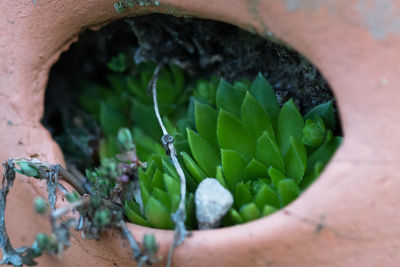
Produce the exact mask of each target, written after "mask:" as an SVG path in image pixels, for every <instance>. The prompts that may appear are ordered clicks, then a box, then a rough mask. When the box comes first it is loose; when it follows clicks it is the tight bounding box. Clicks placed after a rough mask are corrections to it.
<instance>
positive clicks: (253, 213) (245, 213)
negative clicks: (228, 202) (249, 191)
mask: <svg viewBox="0 0 400 267" xmlns="http://www.w3.org/2000/svg"><path fill="white" fill-rule="evenodd" d="M239 214H240V216H241V217H242V218H243V220H244V221H245V222H249V221H252V220H255V219H258V218H260V217H261V213H260V210H259V209H258V208H257V205H256V204H254V203H248V204H246V205H244V206H243V207H241V208H240V210H239Z"/></svg>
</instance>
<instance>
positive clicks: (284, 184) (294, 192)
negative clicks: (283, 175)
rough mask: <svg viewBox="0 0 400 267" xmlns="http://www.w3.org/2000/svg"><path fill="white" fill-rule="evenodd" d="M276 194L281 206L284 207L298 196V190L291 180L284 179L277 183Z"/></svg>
mask: <svg viewBox="0 0 400 267" xmlns="http://www.w3.org/2000/svg"><path fill="white" fill-rule="evenodd" d="M278 192H279V195H280V196H281V200H282V205H283V206H286V205H287V204H289V203H290V202H292V201H293V200H294V199H296V198H297V197H298V196H299V195H300V189H299V187H298V186H297V184H296V182H295V181H294V180H293V179H284V180H282V181H280V182H279V185H278Z"/></svg>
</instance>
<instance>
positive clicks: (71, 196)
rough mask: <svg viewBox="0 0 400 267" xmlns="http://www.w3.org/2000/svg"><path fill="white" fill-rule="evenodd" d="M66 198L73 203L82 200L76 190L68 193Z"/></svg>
mask: <svg viewBox="0 0 400 267" xmlns="http://www.w3.org/2000/svg"><path fill="white" fill-rule="evenodd" d="M65 198H66V199H67V201H68V202H69V203H73V202H76V201H78V200H80V197H79V194H78V193H77V192H76V191H73V192H71V193H68V194H66V195H65Z"/></svg>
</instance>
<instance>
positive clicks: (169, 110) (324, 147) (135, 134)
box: [81, 56, 341, 229]
mask: <svg viewBox="0 0 400 267" xmlns="http://www.w3.org/2000/svg"><path fill="white" fill-rule="evenodd" d="M118 58H119V59H118ZM118 58H117V59H115V60H113V61H112V62H111V63H110V68H112V69H113V70H114V71H117V72H118V73H117V74H113V75H112V76H110V77H109V81H110V84H111V85H112V88H113V91H112V92H110V90H107V93H104V92H102V90H101V88H100V91H99V92H98V95H97V96H95V97H94V95H93V92H92V91H90V90H89V91H88V92H89V93H88V92H86V93H84V94H83V95H82V97H81V101H82V104H84V105H86V107H87V109H88V110H90V111H92V114H93V115H94V117H95V118H97V119H98V121H99V124H100V126H101V128H102V129H103V132H104V134H105V139H104V140H103V141H102V142H101V144H100V151H99V154H100V158H101V164H102V166H100V167H99V168H97V169H95V170H94V171H88V172H87V176H88V178H89V180H90V181H91V183H92V184H94V185H96V186H95V188H96V189H97V190H99V191H101V192H102V194H103V196H108V197H109V196H110V195H111V194H112V191H113V189H114V188H115V186H116V183H117V182H118V181H119V180H120V179H121V177H123V176H124V175H126V173H125V171H126V168H125V169H124V168H121V167H118V166H124V165H121V164H129V163H130V162H132V159H129V158H128V159H127V158H126V157H121V156H120V155H119V156H117V158H115V156H116V155H117V154H118V153H121V151H122V152H124V153H126V152H127V151H131V150H132V151H134V152H135V154H136V155H137V157H138V162H140V161H142V162H147V166H144V165H140V166H141V167H139V168H138V171H137V173H136V174H135V175H134V176H135V177H136V178H137V181H135V182H132V183H133V184H134V185H132V186H131V187H129V188H131V189H132V190H133V191H134V192H133V193H131V194H126V196H125V197H123V198H122V199H121V201H122V202H123V204H124V212H125V215H126V216H127V218H128V219H129V220H130V221H131V222H133V223H136V224H139V225H144V226H149V227H154V228H162V229H172V228H173V227H174V224H173V222H172V220H171V214H172V213H174V212H175V211H176V209H177V207H178V204H179V201H180V180H179V176H178V174H177V172H176V170H175V168H174V166H173V164H172V162H171V160H170V159H169V157H168V156H167V155H166V153H165V149H164V148H163V146H162V145H161V144H160V142H159V140H160V138H161V136H162V133H161V130H160V129H159V126H158V123H157V121H156V118H155V115H154V107H153V103H152V99H151V96H149V95H148V94H147V87H148V83H149V81H150V78H151V76H152V74H153V71H154V67H155V66H154V65H153V64H147V65H140V66H138V67H137V69H136V70H130V69H129V68H128V69H124V70H122V69H121V68H120V66H121V65H124V66H125V65H127V66H129V63H127V62H125V58H123V57H120V56H119V57H118ZM122 59H123V60H122ZM120 61H123V63H124V64H122V63H121V62H120ZM193 84H194V85H192V86H188V85H187V82H186V80H185V77H184V75H183V74H182V72H181V71H180V70H179V69H178V68H176V67H174V66H169V67H168V68H166V69H165V70H164V71H162V72H161V75H160V78H159V80H158V84H157V88H158V89H157V91H158V99H159V107H160V111H161V114H162V115H163V116H164V117H163V121H164V123H165V125H166V128H167V130H168V132H169V133H170V134H171V135H172V136H173V137H174V145H175V147H176V149H177V151H178V154H179V161H180V162H181V165H182V166H184V172H185V175H186V180H187V191H188V193H187V194H186V195H187V197H186V200H185V201H186V212H187V219H186V222H185V223H186V227H187V228H188V229H196V228H197V222H196V215H195V207H194V192H195V190H196V188H197V185H198V184H199V183H200V182H201V181H202V180H203V179H205V178H206V177H213V178H216V179H217V180H218V181H219V182H220V183H221V185H223V186H224V187H225V188H226V189H228V190H229V191H230V192H231V193H232V195H233V197H234V204H233V207H232V208H231V209H230V211H229V212H228V214H227V215H226V216H225V217H224V219H223V223H224V225H233V224H240V223H244V222H248V221H251V220H254V219H257V218H260V217H262V216H266V215H269V214H271V213H273V212H275V211H276V210H278V209H280V208H282V207H284V206H286V205H287V204H289V203H290V202H292V201H293V200H294V199H295V198H296V197H298V196H299V195H300V194H301V192H302V191H303V190H305V189H306V188H307V186H309V185H310V184H311V183H312V182H313V181H314V180H315V179H316V178H317V177H318V175H319V174H320V173H321V171H322V170H323V168H324V166H325V165H326V164H327V162H328V161H329V159H330V158H331V156H332V155H333V153H334V152H335V150H336V148H337V147H338V146H339V145H340V142H341V137H337V136H333V132H334V130H335V129H334V128H335V116H334V110H333V107H332V103H331V102H328V103H325V104H321V105H319V106H317V107H314V108H313V109H311V110H310V111H309V112H308V113H307V114H306V115H304V116H302V115H301V113H300V112H299V110H298V108H297V106H296V104H295V103H294V102H293V100H289V101H287V102H286V103H284V104H283V106H282V107H280V106H279V104H278V101H277V98H276V96H275V94H274V91H273V89H272V88H271V86H270V84H269V83H268V81H267V80H266V79H265V78H264V77H263V76H262V75H261V74H259V75H258V76H257V77H256V79H255V80H254V81H253V82H250V81H247V80H245V81H241V82H235V83H234V84H233V85H232V84H229V83H228V82H226V81H224V80H220V81H218V80H217V79H216V78H212V79H211V80H210V81H207V80H204V79H199V80H197V81H195V82H194V83H193ZM98 89H99V88H98ZM89 95H90V96H91V101H92V102H93V101H94V100H99V99H101V101H100V105H97V106H96V104H94V103H86V102H85V101H87V99H88V96H89ZM125 102H126V103H127V104H126V105H125V104H124V103H125ZM117 103H120V104H119V105H117ZM115 116H117V117H118V116H122V117H118V118H117V119H115V118H114V117H115ZM121 118H122V119H121ZM110 124H111V125H110ZM122 127H129V128H130V129H131V130H128V129H122V130H120V131H119V133H118V138H116V136H117V131H118V129H120V128H122ZM121 170H122V171H121ZM129 175H131V174H129ZM131 180H132V179H131ZM134 188H136V189H134Z"/></svg>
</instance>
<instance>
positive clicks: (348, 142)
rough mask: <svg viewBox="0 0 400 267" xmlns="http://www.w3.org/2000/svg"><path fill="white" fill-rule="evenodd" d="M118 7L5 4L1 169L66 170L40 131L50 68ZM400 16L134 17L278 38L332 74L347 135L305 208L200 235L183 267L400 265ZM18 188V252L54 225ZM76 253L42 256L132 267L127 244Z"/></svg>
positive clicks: (393, 8)
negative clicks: (40, 166)
mask: <svg viewBox="0 0 400 267" xmlns="http://www.w3.org/2000/svg"><path fill="white" fill-rule="evenodd" d="M114 1H115V0H114ZM113 4H114V3H113V0H65V1H55V0H39V1H38V3H37V4H36V5H34V4H33V3H32V1H30V0H15V1H12V3H11V2H6V1H2V2H0V33H1V34H0V160H2V161H3V160H5V159H7V158H8V157H21V156H29V155H38V156H39V157H40V158H41V159H43V160H47V161H49V162H63V158H62V154H61V152H60V150H59V148H58V146H57V145H56V144H55V143H54V142H53V140H52V139H51V136H50V135H49V134H48V132H47V131H46V130H45V129H44V128H43V127H42V126H41V125H40V123H39V120H40V117H41V115H42V113H43V100H44V99H43V98H44V91H45V86H46V82H47V78H48V74H49V69H50V67H51V66H52V64H53V63H54V62H55V61H56V60H57V59H58V57H59V55H60V53H61V52H62V51H64V50H66V49H68V46H69V45H70V44H71V42H73V41H75V40H76V39H77V37H78V35H79V33H81V32H82V31H84V30H85V29H87V28H89V27H100V26H101V25H103V24H105V23H108V22H110V21H112V20H115V19H118V18H121V16H120V15H118V14H117V13H116V12H115V11H114V9H113ZM399 5H400V4H399V2H398V1H395V0H383V1H378V0H337V1H333V0H308V1H306V0H263V1H260V0H248V1H244V0H224V1H205V0H160V6H159V7H150V8H147V9H145V8H134V9H130V10H129V11H128V13H129V15H141V14H145V13H151V12H154V11H155V10H156V9H157V11H158V12H162V13H173V14H175V15H183V14H185V15H194V16H197V17H201V18H211V19H216V20H221V21H225V22H228V23H232V24H235V25H238V26H241V27H243V28H246V29H249V30H256V31H257V32H258V33H259V34H260V35H265V34H268V32H269V31H271V32H273V33H274V34H276V36H278V37H279V38H281V39H282V40H284V41H285V42H287V43H288V44H290V45H291V46H292V47H294V48H295V49H296V50H298V51H299V52H301V53H303V54H304V55H305V56H307V57H308V58H309V59H310V60H311V61H312V62H313V63H314V64H315V65H316V66H318V68H319V69H320V70H321V71H322V73H323V74H324V75H325V77H326V79H327V80H328V81H329V83H330V85H331V86H332V88H333V91H334V93H335V95H336V98H337V101H338V105H339V108H340V114H341V121H342V126H343V129H344V133H345V139H344V144H343V145H342V146H341V147H340V149H339V151H338V152H337V153H336V155H335V156H334V158H333V160H332V162H331V163H330V164H329V166H328V167H327V168H326V170H325V171H324V173H323V174H322V176H321V177H320V179H319V180H318V181H317V182H316V183H315V184H313V185H312V186H311V187H310V189H309V190H307V191H306V192H305V193H304V194H303V195H302V196H301V197H300V198H299V199H298V200H296V201H295V202H294V203H292V204H291V205H290V206H288V207H287V208H285V209H284V210H282V211H280V212H278V213H276V214H274V215H272V216H269V217H267V218H264V219H261V220H257V221H254V222H251V223H248V224H245V225H241V226H236V227H231V228H225V229H220V230H210V231H201V232H194V234H193V236H192V237H190V238H188V239H187V240H186V241H185V243H184V245H183V246H182V247H180V248H178V249H177V251H176V253H175V255H174V258H173V266H191V267H197V266H250V265H251V266H377V265H382V266H397V265H398V262H399V261H400V253H399V252H400V227H399V225H400V213H399V212H398V210H399V207H400V194H399V190H398V188H400V179H399V177H398V175H399V173H400V167H399V166H400V165H399V157H398V155H399V151H400V116H399V112H400V107H399V103H400V90H399V88H400V65H399V63H398V62H400V50H399V49H398V48H399V47H400V30H399V29H400V27H399V21H400V6H399ZM153 8H154V9H153ZM128 13H127V14H126V15H128ZM267 25H268V28H267ZM18 178H19V179H18V181H17V183H16V186H14V188H13V189H12V191H11V194H10V201H9V205H8V213H7V216H8V217H7V227H8V230H9V232H10V235H11V237H12V241H13V244H14V245H21V244H26V243H27V242H29V241H32V240H33V239H34V234H35V233H36V232H38V231H43V227H44V226H43V225H47V224H46V222H45V220H44V219H41V218H38V217H37V216H36V215H35V214H34V212H33V208H32V199H33V197H34V196H35V195H37V194H40V195H44V194H45V192H44V187H43V184H41V183H38V182H34V181H32V180H27V179H25V178H21V177H18ZM59 204H60V205H62V201H59ZM129 227H130V229H131V230H132V231H133V232H134V234H135V235H136V236H138V237H139V239H140V238H141V236H142V235H143V234H144V233H149V232H152V233H155V234H156V238H157V240H158V241H160V243H161V247H162V252H163V253H165V252H166V250H167V249H168V244H169V242H170V240H171V238H172V233H171V232H168V231H159V230H153V229H148V228H143V227H138V226H135V225H130V226H129ZM72 243H73V246H72V248H70V249H69V250H68V251H67V252H66V253H65V255H63V256H62V257H61V258H60V259H59V258H53V257H49V256H46V257H43V258H41V259H40V260H39V261H40V266H132V259H131V253H130V252H129V249H128V248H127V246H126V243H124V242H121V239H120V238H118V237H117V234H116V233H112V234H109V235H108V236H107V237H105V239H104V240H102V241H99V242H97V241H85V240H82V239H81V238H80V237H79V236H78V235H77V234H76V236H75V237H74V238H73V242H72ZM160 266H161V265H160Z"/></svg>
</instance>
